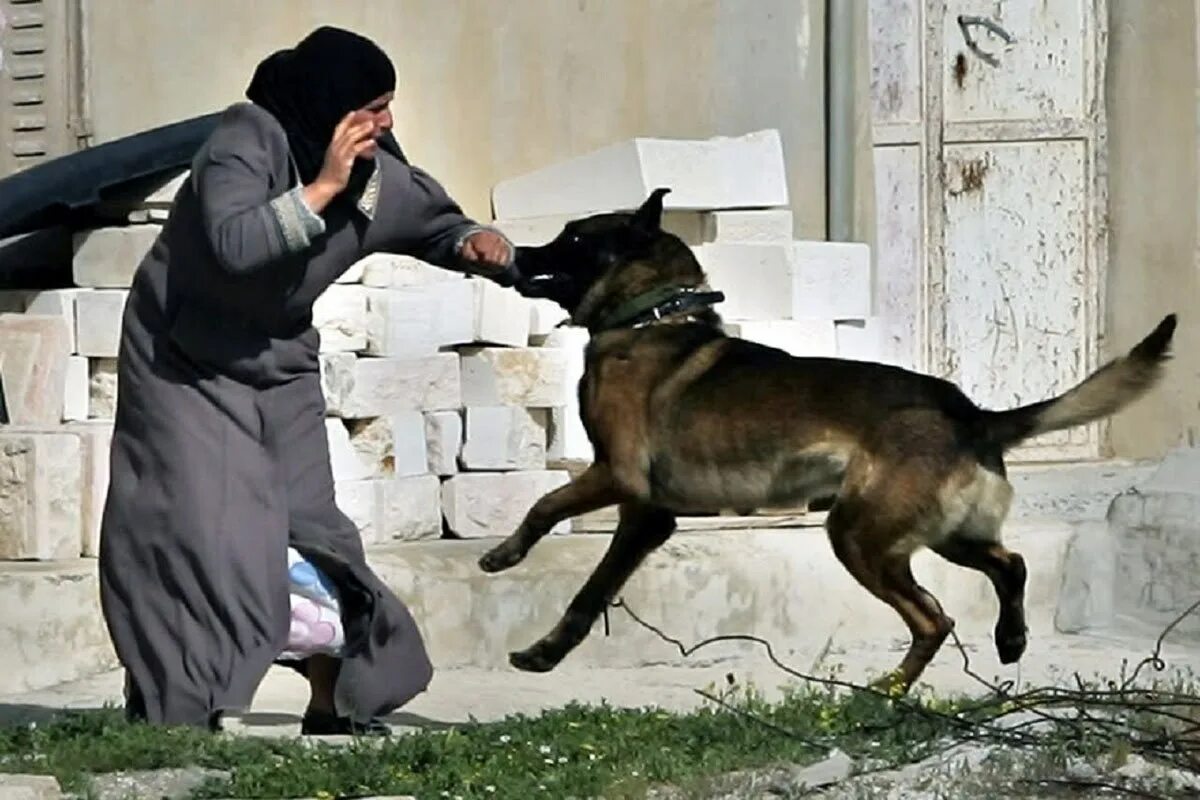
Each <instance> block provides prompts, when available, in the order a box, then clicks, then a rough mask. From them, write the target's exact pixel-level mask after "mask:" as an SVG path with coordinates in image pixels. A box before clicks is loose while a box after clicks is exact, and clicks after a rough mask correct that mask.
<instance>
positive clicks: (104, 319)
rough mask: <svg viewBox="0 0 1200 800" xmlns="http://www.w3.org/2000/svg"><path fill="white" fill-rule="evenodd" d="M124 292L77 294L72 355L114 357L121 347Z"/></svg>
mask: <svg viewBox="0 0 1200 800" xmlns="http://www.w3.org/2000/svg"><path fill="white" fill-rule="evenodd" d="M128 296H129V292H128V291H126V290H124V289H97V290H96V291H91V292H80V293H79V294H78V295H77V296H76V298H75V352H76V353H78V354H79V355H81V356H87V357H88V358H116V357H117V352H118V351H119V350H120V348H121V317H122V315H123V314H124V313H125V300H126V298H127V297H128Z"/></svg>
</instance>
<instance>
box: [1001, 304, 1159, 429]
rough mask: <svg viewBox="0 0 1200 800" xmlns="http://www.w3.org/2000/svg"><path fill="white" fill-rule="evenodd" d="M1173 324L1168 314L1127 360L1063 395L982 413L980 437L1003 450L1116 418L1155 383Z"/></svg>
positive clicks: (1110, 364) (1117, 360) (1107, 366)
mask: <svg viewBox="0 0 1200 800" xmlns="http://www.w3.org/2000/svg"><path fill="white" fill-rule="evenodd" d="M1175 324H1176V319H1175V315H1174V314H1168V315H1167V316H1166V317H1164V318H1163V321H1162V322H1160V323H1158V326H1157V327H1156V328H1155V329H1154V330H1153V331H1151V332H1150V334H1149V335H1148V336H1147V337H1146V338H1145V339H1143V340H1142V341H1141V342H1139V343H1138V344H1137V346H1136V347H1134V348H1133V349H1132V350H1130V351H1129V353H1128V354H1126V355H1124V356H1122V357H1120V358H1115V359H1113V360H1112V361H1110V362H1108V363H1107V364H1105V365H1104V366H1103V367H1101V368H1100V369H1098V370H1096V371H1095V372H1093V373H1092V374H1091V375H1089V376H1088V377H1087V378H1085V379H1084V381H1083V382H1082V383H1080V384H1078V385H1076V386H1075V387H1074V388H1073V389H1070V390H1069V391H1067V392H1066V393H1065V394H1061V395H1059V396H1058V397H1055V398H1053V399H1050V400H1043V401H1041V402H1039V403H1032V404H1030V405H1027V406H1021V407H1020V408H1013V409H1009V410H1007V411H985V412H984V417H983V419H982V420H981V423H982V426H983V429H984V435H985V437H986V438H987V440H988V441H989V442H991V443H993V444H995V445H996V446H998V447H1000V448H1001V449H1007V448H1010V447H1013V446H1015V445H1017V444H1020V443H1021V442H1022V441H1024V440H1025V439H1029V438H1031V437H1034V436H1039V435H1041V434H1043V433H1050V432H1051V431H1059V430H1063V429H1064V428H1074V427H1075V426H1077V425H1086V424H1087V423H1089V422H1094V421H1096V420H1098V419H1103V418H1105V417H1108V416H1110V415H1112V414H1115V413H1116V412H1118V411H1120V410H1121V409H1122V408H1124V407H1125V406H1127V405H1129V404H1130V403H1132V402H1133V401H1135V400H1137V399H1138V398H1140V397H1141V396H1142V395H1144V394H1146V392H1148V391H1150V390H1151V389H1152V388H1154V386H1155V385H1156V384H1157V383H1158V381H1159V379H1160V378H1161V377H1162V374H1163V364H1164V363H1165V362H1166V361H1167V360H1168V359H1169V358H1170V355H1169V353H1168V349H1169V348H1170V346H1171V337H1172V336H1173V335H1174V333H1175Z"/></svg>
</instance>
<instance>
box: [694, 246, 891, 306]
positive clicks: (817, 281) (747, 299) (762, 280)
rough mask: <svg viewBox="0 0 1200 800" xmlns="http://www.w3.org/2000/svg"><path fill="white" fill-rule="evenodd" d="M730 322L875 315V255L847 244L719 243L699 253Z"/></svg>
mask: <svg viewBox="0 0 1200 800" xmlns="http://www.w3.org/2000/svg"><path fill="white" fill-rule="evenodd" d="M694 252H695V254H696V258H697V259H698V260H699V261H700V265H701V267H702V268H703V269H704V271H705V273H706V274H707V276H708V279H709V284H710V285H711V286H712V287H713V288H714V289H719V290H721V291H722V292H724V293H725V302H723V303H721V304H720V305H719V306H718V307H717V310H718V312H719V313H720V314H721V315H722V317H724V318H725V319H727V320H731V321H735V320H778V319H835V320H838V319H862V318H864V317H868V316H870V315H871V313H870V312H871V262H870V249H869V248H868V247H867V245H865V244H859V243H843V242H804V241H797V242H791V243H751V242H738V243H733V242H725V243H719V242H714V243H712V244H705V245H701V246H700V247H696V248H694Z"/></svg>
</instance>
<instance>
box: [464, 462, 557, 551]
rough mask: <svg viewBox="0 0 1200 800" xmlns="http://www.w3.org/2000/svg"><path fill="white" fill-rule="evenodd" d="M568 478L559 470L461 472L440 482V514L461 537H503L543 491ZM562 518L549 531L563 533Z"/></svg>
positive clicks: (518, 523)
mask: <svg viewBox="0 0 1200 800" xmlns="http://www.w3.org/2000/svg"><path fill="white" fill-rule="evenodd" d="M569 480H570V478H569V476H568V475H567V473H566V472H563V471H552V470H546V471H537V472H462V473H459V474H458V475H455V476H454V477H452V478H449V479H447V480H446V481H444V482H443V483H442V513H443V514H444V515H445V517H446V524H447V526H448V527H449V528H450V530H451V531H452V532H454V533H455V534H457V535H458V536H461V537H463V538H477V537H483V536H507V535H508V534H510V533H512V532H513V531H514V530H516V528H517V526H518V525H520V524H521V520H522V519H524V518H525V514H526V513H528V511H529V509H530V508H531V507H532V506H533V504H534V503H536V502H537V501H538V500H539V499H540V498H541V497H542V496H543V495H544V494H546V493H547V492H550V491H553V490H554V489H556V488H558V487H559V486H563V485H565V484H566V483H568V482H569ZM570 529H571V521H570V520H564V521H563V522H561V523H559V524H558V525H556V526H555V527H554V528H553V529H552V531H551V532H552V533H566V532H568V531H569V530H570Z"/></svg>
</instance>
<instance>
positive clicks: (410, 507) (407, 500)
mask: <svg viewBox="0 0 1200 800" xmlns="http://www.w3.org/2000/svg"><path fill="white" fill-rule="evenodd" d="M380 493H381V499H380V522H379V525H380V527H379V540H380V541H381V542H390V541H397V540H399V541H404V542H415V541H420V540H422V539H440V538H441V537H442V504H441V494H442V482H441V481H440V480H438V477H437V476H436V475H411V476H408V477H397V478H394V479H391V480H386V481H381V482H380Z"/></svg>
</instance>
